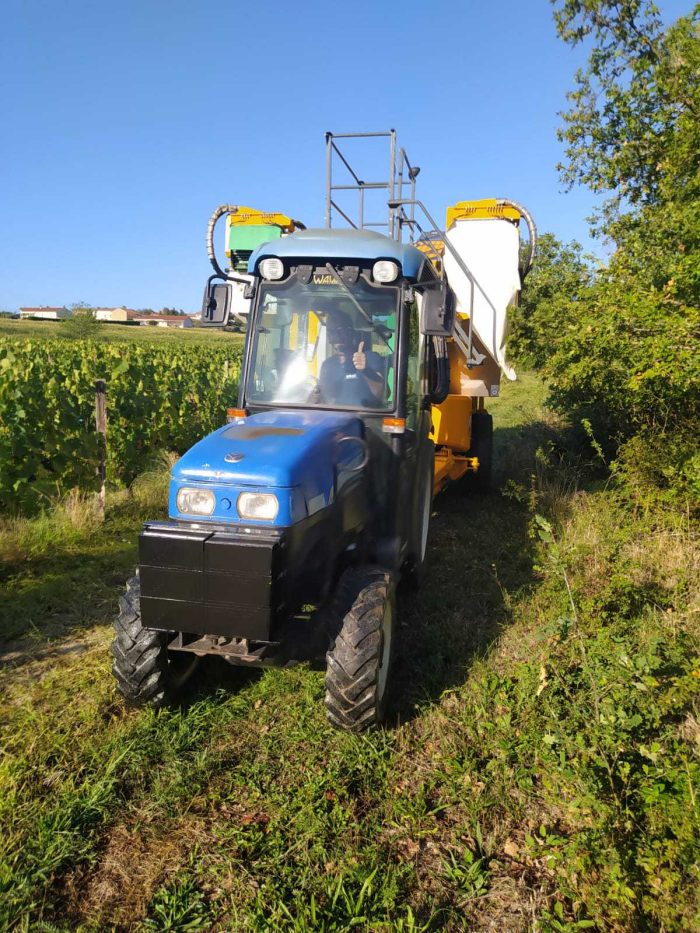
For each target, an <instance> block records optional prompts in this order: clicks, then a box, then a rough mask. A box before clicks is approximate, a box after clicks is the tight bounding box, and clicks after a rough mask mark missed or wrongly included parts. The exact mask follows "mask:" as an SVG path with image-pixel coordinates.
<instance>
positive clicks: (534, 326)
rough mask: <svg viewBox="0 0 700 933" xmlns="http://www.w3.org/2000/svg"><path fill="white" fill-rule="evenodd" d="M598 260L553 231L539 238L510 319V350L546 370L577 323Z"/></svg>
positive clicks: (520, 360)
mask: <svg viewBox="0 0 700 933" xmlns="http://www.w3.org/2000/svg"><path fill="white" fill-rule="evenodd" d="M593 277H594V270H593V265H592V260H591V258H590V257H588V256H586V255H584V254H583V252H582V247H581V244H580V243H577V242H576V241H573V242H571V243H568V244H564V243H562V242H561V241H560V240H558V239H557V238H556V237H555V236H554V235H553V234H551V233H543V234H541V235H540V237H539V238H538V241H537V255H536V256H535V261H534V263H533V266H532V269H531V270H530V274H529V275H528V277H527V279H526V280H525V285H524V288H523V291H522V294H521V296H520V303H519V305H518V307H517V308H515V309H514V310H513V311H512V312H511V314H510V318H509V325H510V332H509V335H508V351H509V353H510V354H511V355H512V356H513V357H514V358H515V359H516V360H518V361H519V362H521V363H522V364H523V365H525V366H529V367H532V366H534V367H535V368H536V369H541V368H542V367H543V366H544V365H545V363H546V361H547V360H548V359H549V357H550V356H551V354H552V352H553V348H554V346H555V344H556V342H557V341H558V339H559V337H560V335H561V333H562V330H564V329H566V328H569V329H571V328H575V327H576V326H577V309H580V308H581V306H582V303H583V302H584V301H585V298H586V294H587V289H588V288H589V287H590V285H591V284H592V282H593Z"/></svg>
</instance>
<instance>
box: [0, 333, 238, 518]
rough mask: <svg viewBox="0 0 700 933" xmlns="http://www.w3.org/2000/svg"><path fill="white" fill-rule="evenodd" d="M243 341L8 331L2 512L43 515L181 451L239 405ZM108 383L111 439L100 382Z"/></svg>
mask: <svg viewBox="0 0 700 933" xmlns="http://www.w3.org/2000/svg"><path fill="white" fill-rule="evenodd" d="M240 352H241V351H240V347H239V346H237V345H235V344H231V345H230V346H197V345H192V344H189V345H186V344H184V343H183V344H143V345H139V344H108V343H102V342H98V341H91V340H76V341H67V340H60V339H53V338H47V339H43V340H42V339H40V340H27V341H22V342H17V341H15V340H12V339H8V338H0V510H3V511H8V510H9V511H22V512H25V513H31V512H35V511H37V510H38V509H40V508H41V507H42V505H44V504H45V503H47V502H48V501H50V500H51V499H53V498H54V497H55V496H57V495H60V494H61V493H62V492H65V491H66V490H68V489H72V488H76V487H77V488H81V489H85V490H90V489H95V490H97V489H98V488H99V484H100V477H99V470H98V464H99V463H100V460H101V459H102V458H103V457H105V454H106V457H105V459H106V475H107V482H108V484H112V485H123V484H127V483H129V482H131V480H133V478H134V477H135V476H136V475H137V473H139V472H140V471H142V470H143V469H145V468H146V467H147V466H148V463H149V460H151V459H152V457H153V453H154V452H155V451H158V450H163V449H165V450H172V451H176V452H178V453H183V452H184V451H185V450H187V449H188V448H189V447H190V446H191V445H192V444H193V443H195V442H196V441H197V440H198V439H199V438H201V437H202V436H203V435H205V434H207V433H209V432H210V431H212V430H214V429H215V428H216V427H218V426H219V425H221V424H222V423H223V421H224V420H225V412H226V407H227V406H228V405H231V404H234V403H235V400H236V395H237V389H238V376H239V372H240ZM99 379H103V380H105V382H106V384H107V424H108V433H107V444H106V451H104V447H103V445H104V439H103V437H102V436H101V435H100V434H98V432H97V430H96V425H95V383H96V381H97V380H99Z"/></svg>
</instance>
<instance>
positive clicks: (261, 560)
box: [139, 521, 287, 641]
mask: <svg viewBox="0 0 700 933" xmlns="http://www.w3.org/2000/svg"><path fill="white" fill-rule="evenodd" d="M285 548H286V543H285V541H284V540H283V533H275V532H272V531H267V530H265V531H264V532H261V530H260V529H259V528H254V529H248V530H246V529H243V528H236V529H228V528H219V527H216V526H214V527H211V528H208V527H207V528H205V527H202V525H201V524H200V525H199V526H198V527H194V528H193V527H191V525H189V524H185V523H182V522H172V521H164V522H148V523H147V524H146V525H144V527H143V530H142V532H141V535H140V537H139V572H140V577H141V620H142V623H143V625H144V626H145V627H146V628H152V629H157V630H160V631H168V632H187V633H192V634H201V635H223V636H226V637H229V638H247V639H251V640H253V641H270V640H271V633H272V630H273V627H274V626H275V623H276V622H277V620H278V619H280V618H282V617H283V616H284V615H285V613H286V611H287V603H286V593H285V586H284V583H285V577H286V574H284V573H283V572H282V569H281V565H282V561H281V556H282V553H283V551H284V550H285Z"/></svg>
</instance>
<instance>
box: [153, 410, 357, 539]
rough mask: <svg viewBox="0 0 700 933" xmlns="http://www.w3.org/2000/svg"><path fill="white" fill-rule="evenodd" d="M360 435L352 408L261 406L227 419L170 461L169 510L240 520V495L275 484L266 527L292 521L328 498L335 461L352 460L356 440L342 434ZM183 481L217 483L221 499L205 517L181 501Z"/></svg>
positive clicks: (213, 486)
mask: <svg viewBox="0 0 700 933" xmlns="http://www.w3.org/2000/svg"><path fill="white" fill-rule="evenodd" d="M348 435H350V436H353V437H362V436H363V425H362V422H361V420H360V419H359V418H357V417H355V416H353V415H347V414H342V415H341V414H336V413H333V412H317V411H308V412H299V411H284V412H281V411H274V412H262V413H260V414H257V415H252V416H251V417H249V418H246V419H244V420H241V421H240V422H236V423H233V424H226V425H224V426H223V427H221V428H219V429H218V430H217V431H214V433H213V434H210V435H209V436H208V437H205V438H204V439H203V440H201V441H199V442H198V443H197V444H195V445H194V447H192V448H191V450H189V451H188V452H187V453H186V454H185V455H184V457H182V458H181V459H180V460H178V462H177V463H176V464H175V466H174V467H173V471H172V479H171V483H170V516H171V518H180V519H189V520H195V521H198V522H199V521H202V522H205V521H211V522H222V521H224V522H233V523H240V522H241V519H240V518H239V517H238V512H237V510H236V500H237V498H238V495H239V494H240V493H241V492H273V493H275V495H277V498H278V500H279V505H280V507H279V514H278V516H277V518H276V520H275V521H274V522H250V521H248V520H246V522H245V524H258V525H261V526H266V527H269V526H270V525H273V526H284V525H291V524H293V523H294V522H296V521H300V520H301V519H302V518H305V517H306V516H307V515H312V514H313V513H314V512H317V511H318V510H319V509H321V508H324V507H325V506H327V505H329V504H330V502H331V499H332V494H333V488H334V479H335V475H336V473H337V470H338V468H340V470H341V471H342V468H343V466H346V467H349V466H355V465H357V463H358V462H359V461H360V459H361V456H362V448H361V446H360V445H359V444H340V445H339V444H338V441H339V439H340V438H341V437H345V436H348ZM181 486H190V487H192V486H193V487H202V488H206V489H210V490H212V492H214V495H215V497H216V506H215V508H214V512H213V514H212V515H209V516H207V517H206V518H204V517H202V516H193V515H187V514H185V513H182V512H180V511H179V510H178V508H177V502H176V498H177V491H178V489H180V487H181Z"/></svg>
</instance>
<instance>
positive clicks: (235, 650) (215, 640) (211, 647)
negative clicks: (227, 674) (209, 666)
mask: <svg viewBox="0 0 700 933" xmlns="http://www.w3.org/2000/svg"><path fill="white" fill-rule="evenodd" d="M276 647H277V645H276V644H274V643H273V644H264V645H258V646H257V647H255V648H251V645H250V640H249V639H248V638H225V637H224V636H222V635H202V636H201V638H197V639H196V640H195V641H188V642H185V640H184V639H183V636H182V633H178V634H177V635H176V636H175V638H173V640H172V641H171V642H170V643H169V645H168V650H169V651H190V652H192V654H196V655H199V656H200V657H203V656H204V655H205V654H215V655H218V656H219V657H223V658H226V659H230V660H232V661H237V662H240V663H241V664H262V663H263V662H264V660H265V656H266V655H267V654H269V653H270V650H271V649H275V648H276Z"/></svg>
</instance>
